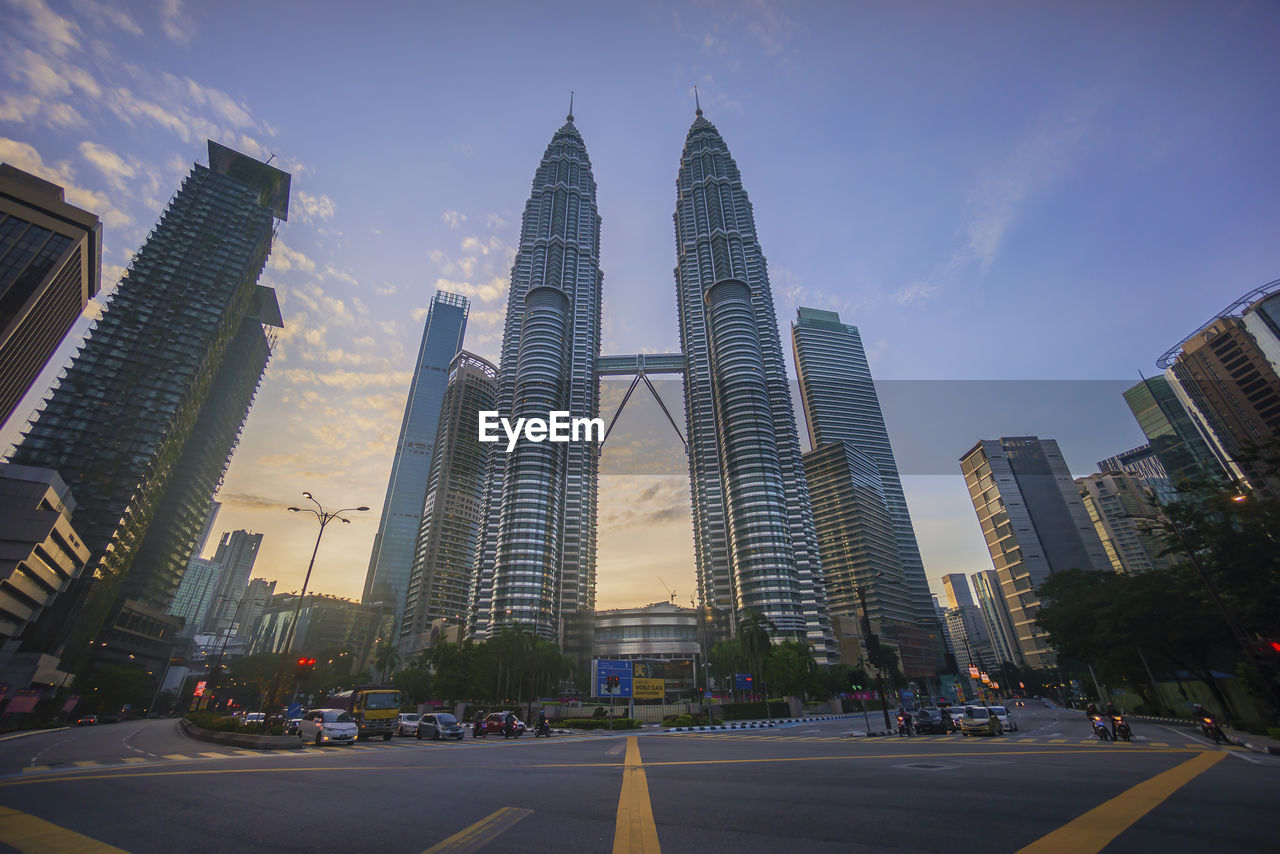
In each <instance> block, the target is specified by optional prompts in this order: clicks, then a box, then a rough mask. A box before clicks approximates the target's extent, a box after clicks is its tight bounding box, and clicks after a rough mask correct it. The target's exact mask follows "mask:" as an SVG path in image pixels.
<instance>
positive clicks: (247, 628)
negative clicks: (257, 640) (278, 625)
mask: <svg viewBox="0 0 1280 854" xmlns="http://www.w3.org/2000/svg"><path fill="white" fill-rule="evenodd" d="M275 592H276V583H275V582H274V581H267V580H266V579H263V578H250V579H249V583H248V585H246V586H245V590H244V595H243V596H242V597H240V607H238V608H237V609H236V617H235V633H234V634H233V635H232V636H231V637H232V638H233V639H234V641H235V642H236V644H237V646H238V647H239V650H241V651H247V650H248V646H249V642H250V640H252V638H253V632H254V629H255V628H256V627H257V625H258V620H260V619H262V614H263V612H264V611H265V610H266V607H267V603H268V602H269V601H271V597H272V596H274V595H275Z"/></svg>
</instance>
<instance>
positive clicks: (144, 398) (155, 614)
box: [11, 140, 289, 672]
mask: <svg viewBox="0 0 1280 854" xmlns="http://www.w3.org/2000/svg"><path fill="white" fill-rule="evenodd" d="M288 202H289V175H288V173H285V172H281V171H280V170H278V169H275V168H273V167H271V166H268V165H266V164H264V163H261V162H259V161H256V160H253V159H252V158H249V157H246V156H245V155H243V154H240V153H238V152H235V151H233V150H231V149H229V148H226V147H224V146H221V145H219V144H218V143H216V142H213V141H212V140H210V141H209V165H208V166H203V165H200V164H196V165H195V166H194V167H193V168H192V170H191V173H190V174H189V175H188V176H187V178H186V179H185V180H184V181H183V184H182V187H181V189H179V190H178V192H177V194H176V195H175V196H174V197H173V199H172V200H171V201H170V202H169V204H168V205H167V206H166V208H165V210H164V213H163V214H162V215H161V217H160V221H159V222H158V223H157V224H156V226H155V228H154V229H153V230H152V232H151V234H150V235H149V236H148V237H147V240H146V242H145V243H144V244H143V245H142V247H141V248H140V249H139V250H138V253H137V254H136V255H134V257H133V260H132V262H131V263H130V266H129V270H128V272H127V273H126V274H125V277H124V278H123V279H122V280H121V282H120V285H119V287H118V288H117V290H116V292H115V293H114V294H113V295H112V296H111V298H110V299H109V300H108V302H107V306H106V308H105V309H104V311H103V315H102V317H101V318H100V319H99V320H98V321H97V323H96V324H95V326H94V327H93V328H92V329H91V330H90V332H89V333H88V335H87V336H86V339H85V342H84V345H83V346H82V348H81V349H80V351H79V352H78V353H77V355H76V357H75V359H74V361H73V362H72V364H71V366H70V367H69V368H68V369H67V370H66V372H65V374H64V375H63V376H62V377H61V380H60V382H59V384H58V386H57V388H56V389H55V390H54V391H53V393H52V395H51V396H50V397H49V398H48V400H47V401H46V402H45V404H44V406H43V409H42V410H41V411H40V412H39V413H38V414H37V415H36V417H35V419H34V420H33V422H32V424H31V426H30V428H29V429H28V431H27V432H26V434H25V435H24V436H23V438H22V440H21V441H20V443H19V444H18V445H17V447H16V448H15V449H14V451H13V453H12V456H11V459H12V460H13V461H14V462H18V463H21V464H23V465H34V466H42V467H45V468H51V469H54V470H55V471H58V472H59V473H60V474H61V475H62V478H63V479H64V480H65V481H66V482H67V484H68V485H69V486H70V487H71V489H72V491H73V492H74V494H75V495H76V498H77V502H78V505H79V506H78V509H77V512H76V529H77V530H78V531H79V532H80V533H81V535H82V537H83V539H84V542H85V544H86V545H87V546H88V547H89V549H90V553H91V558H90V568H91V570H90V571H88V572H86V573H84V575H83V576H82V577H81V578H80V579H77V581H76V583H74V584H73V585H72V588H71V589H69V590H68V591H67V593H66V594H65V595H63V596H62V597H60V598H59V600H58V601H57V602H56V603H55V604H54V606H53V607H52V608H50V609H49V610H47V611H46V612H45V613H44V614H43V615H42V616H41V619H40V620H39V621H38V623H37V624H35V625H34V626H33V627H32V629H33V630H32V631H31V632H30V633H29V636H28V638H27V640H26V644H27V645H28V646H29V647H30V648H31V650H32V651H37V650H42V651H49V652H53V651H55V650H66V651H67V655H68V656H69V658H70V659H72V661H71V666H72V667H75V668H77V669H79V667H78V666H77V665H80V664H87V663H88V660H89V659H110V660H118V661H123V662H129V661H131V660H134V659H140V660H141V661H142V663H143V664H145V665H155V667H156V672H159V667H161V666H163V663H164V661H165V660H166V659H167V657H168V652H169V640H170V639H171V636H172V634H173V632H174V631H175V630H176V628H177V623H178V621H177V620H175V619H174V618H172V617H169V616H168V615H167V614H166V613H165V610H166V609H167V608H168V606H169V604H170V602H171V601H172V599H173V596H174V593H175V592H176V591H177V589H178V585H179V582H180V580H181V577H182V573H183V571H184V569H185V568H186V565H187V561H188V559H189V558H190V556H191V553H192V551H193V547H194V545H195V543H196V541H197V540H198V538H199V537H200V535H201V532H202V529H203V528H204V525H205V521H206V518H207V514H208V512H209V502H210V499H211V498H212V497H213V495H214V493H215V492H216V491H217V489H218V486H219V484H220V483H221V480H222V477H223V474H224V473H225V471H226V467H227V465H228V464H229V462H230V458H231V453H232V450H233V449H234V447H235V444H236V441H237V439H238V437H239V433H240V430H241V428H242V426H243V424H244V421H245V419H246V418H247V417H248V413H249V408H250V406H251V405H252V403H253V398H254V396H255V394H256V392H257V387H258V383H259V382H260V380H261V377H262V374H263V371H264V370H265V368H266V364H267V360H268V358H269V357H270V354H271V347H272V344H273V343H274V333H273V332H271V330H270V328H271V327H279V326H282V325H283V321H282V320H281V318H280V309H279V306H278V304H277V303H276V299H275V293H274V291H272V290H271V289H269V288H264V287H261V286H259V285H258V284H257V281H258V276H259V275H260V274H261V272H262V269H263V266H264V265H265V263H266V260H267V255H268V253H269V252H270V251H271V244H272V240H273V238H274V236H275V220H277V219H285V218H286V217H287V216H288ZM95 639H96V640H97V645H96V646H94V647H93V648H92V649H91V648H90V642H91V641H94V640H95ZM134 663H137V661H134Z"/></svg>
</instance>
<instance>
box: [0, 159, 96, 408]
mask: <svg viewBox="0 0 1280 854" xmlns="http://www.w3.org/2000/svg"><path fill="white" fill-rule="evenodd" d="M101 276H102V223H101V222H99V221H98V217H97V216H95V215H94V214H91V213H89V212H88V211H83V210H81V209H80V208H77V207H73V206H72V205H69V204H67V203H66V201H65V200H64V193H63V190H62V188H61V187H59V186H57V185H56V184H50V183H49V182H48V181H44V180H41V179H40V178H37V177H36V176H35V175H31V174H29V173H27V172H23V171H22V170H21V169H15V168H14V167H12V166H10V165H9V164H7V163H0V424H3V423H4V422H5V421H6V420H8V418H9V416H10V415H12V414H13V411H14V408H15V407H16V406H17V405H18V403H19V401H21V400H22V397H23V396H24V395H25V394H26V393H27V391H28V390H29V389H30V388H31V385H32V383H33V382H35V379H36V377H37V376H38V375H39V374H40V372H41V371H42V370H44V366H45V363H46V362H48V360H49V357H50V356H51V355H53V351H54V350H56V349H57V347H58V344H60V343H61V342H62V339H63V337H64V336H65V335H66V334H67V331H68V330H70V329H71V324H73V323H75V322H76V320H77V319H78V318H79V317H80V313H81V312H82V311H84V307H85V306H86V305H87V304H88V302H89V300H90V299H92V298H93V297H94V295H96V294H97V293H98V286H99V284H100V280H101Z"/></svg>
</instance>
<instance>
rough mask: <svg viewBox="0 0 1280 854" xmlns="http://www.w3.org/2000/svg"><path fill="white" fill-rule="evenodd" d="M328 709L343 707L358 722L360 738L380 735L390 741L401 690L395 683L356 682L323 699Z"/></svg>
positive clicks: (398, 708)
mask: <svg viewBox="0 0 1280 854" xmlns="http://www.w3.org/2000/svg"><path fill="white" fill-rule="evenodd" d="M325 704H326V707H327V708H330V709H344V710H346V711H348V712H350V713H351V716H352V717H353V718H355V719H356V723H357V724H359V725H360V738H372V737H374V736H377V735H381V736H382V740H383V741H390V740H391V736H393V735H395V732H396V722H397V720H398V719H399V717H400V689H399V688H397V687H396V686H394V685H357V686H356V687H354V688H352V689H351V690H349V691H338V692H337V693H335V694H330V695H329V696H328V697H327V698H325Z"/></svg>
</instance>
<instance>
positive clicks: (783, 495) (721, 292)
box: [674, 109, 836, 662]
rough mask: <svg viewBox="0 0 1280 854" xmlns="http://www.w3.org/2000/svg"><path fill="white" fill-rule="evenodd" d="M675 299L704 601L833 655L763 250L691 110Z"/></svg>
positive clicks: (721, 152) (737, 179)
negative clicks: (751, 615)
mask: <svg viewBox="0 0 1280 854" xmlns="http://www.w3.org/2000/svg"><path fill="white" fill-rule="evenodd" d="M676 190H677V198H676V210H675V215H674V221H675V237H676V258H677V260H676V268H675V279H676V300H677V308H678V316H679V323H680V343H681V349H682V350H683V352H684V355H685V359H686V364H687V368H686V373H685V419H686V423H687V428H688V429H687V434H688V441H689V476H690V484H691V493H692V499H693V524H694V547H695V552H696V558H697V583H698V591H699V598H700V599H701V601H702V603H703V604H704V605H708V606H712V607H714V608H717V609H719V610H723V611H728V612H730V613H735V614H739V615H740V614H741V613H742V612H744V611H745V610H747V609H751V610H754V611H756V612H758V613H760V614H762V615H764V616H766V617H768V618H769V619H770V620H771V621H772V622H773V624H774V625H775V626H776V627H777V633H776V635H775V637H776V638H779V639H792V640H802V641H807V642H808V643H809V644H810V645H811V647H812V648H813V649H814V652H815V657H816V658H817V660H818V661H819V662H828V661H832V660H834V658H835V656H836V653H835V639H834V635H833V634H832V631H831V626H830V619H829V616H828V613H827V604H826V593H825V588H824V583H823V576H822V568H821V565H820V563H819V557H818V545H817V535H816V533H815V530H814V522H813V513H812V510H811V508H810V503H809V490H808V484H807V482H806V480H805V474H804V468H803V465H802V463H801V458H800V442H799V437H798V435H797V431H796V423H795V415H794V413H793V411H792V406H791V392H790V388H789V387H788V383H787V376H786V368H785V365H784V362H783V354H782V345H781V340H780V338H779V335H778V324H777V316H776V314H775V313H774V307H773V293H772V289H771V287H770V284H769V276H768V272H767V270H766V264H765V258H764V253H763V251H762V250H761V248H760V243H759V241H758V240H757V236H756V230H755V221H754V216H753V214H752V208H751V202H750V201H749V199H748V198H747V193H746V191H745V190H744V189H743V185H742V178H741V175H740V174H739V172H738V167H737V164H736V163H735V162H734V160H733V157H732V156H731V155H730V153H729V148H728V146H727V145H726V144H725V141H724V139H723V138H722V137H721V136H720V133H719V131H717V130H716V128H715V126H714V125H713V124H711V122H709V121H707V119H705V118H704V117H703V116H702V110H701V109H699V110H698V112H697V117H696V118H695V120H694V122H693V125H692V126H691V127H690V129H689V132H688V135H687V137H686V139H685V144H684V150H683V152H682V153H681V158H680V171H679V175H678V177H677V179H676Z"/></svg>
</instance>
